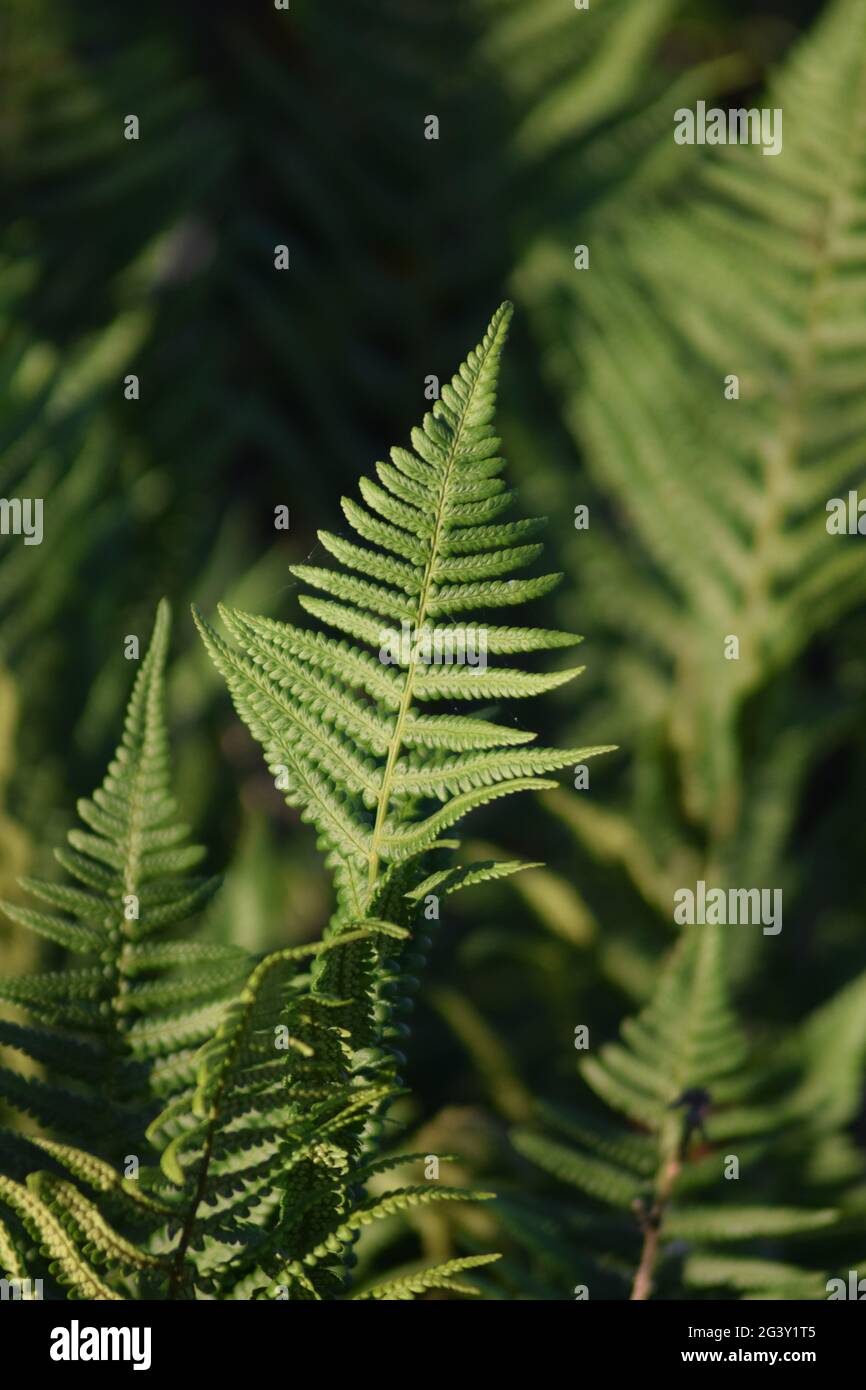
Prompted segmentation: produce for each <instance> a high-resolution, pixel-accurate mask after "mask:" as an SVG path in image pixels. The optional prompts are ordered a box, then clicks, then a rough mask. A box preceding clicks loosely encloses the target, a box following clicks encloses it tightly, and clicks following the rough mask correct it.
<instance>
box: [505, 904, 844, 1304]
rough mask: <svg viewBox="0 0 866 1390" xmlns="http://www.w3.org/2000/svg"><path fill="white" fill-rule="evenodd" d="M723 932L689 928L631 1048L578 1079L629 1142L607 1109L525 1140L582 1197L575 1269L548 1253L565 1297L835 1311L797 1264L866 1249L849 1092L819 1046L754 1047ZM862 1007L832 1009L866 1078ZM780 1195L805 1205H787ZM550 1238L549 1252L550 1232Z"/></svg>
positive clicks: (558, 1119) (559, 1115) (554, 1113)
mask: <svg viewBox="0 0 866 1390" xmlns="http://www.w3.org/2000/svg"><path fill="white" fill-rule="evenodd" d="M724 930H725V929H724V928H721V929H720V928H718V927H701V928H691V929H689V931H688V933H687V934H686V937H685V938H684V939H683V940H682V941H681V942H680V943H679V945H678V947H677V948H676V950H675V952H674V955H673V957H672V959H671V960H670V962H669V963H668V965H667V967H666V969H665V970H664V971H663V973H662V975H661V978H660V980H659V984H658V988H657V990H656V992H655V994H654V997H653V999H652V1000H651V1002H650V1003H649V1005H648V1006H647V1007H646V1009H644V1010H643V1011H642V1012H641V1013H640V1014H639V1015H638V1016H637V1017H636V1018H633V1019H629V1020H627V1021H626V1023H625V1024H624V1025H623V1028H622V1040H621V1042H618V1043H610V1044H607V1045H605V1046H604V1047H602V1048H601V1049H600V1051H599V1052H598V1053H597V1055H596V1054H595V1052H590V1053H588V1054H587V1056H586V1057H585V1059H584V1060H583V1061H582V1063H581V1065H580V1072H581V1076H582V1079H583V1081H584V1082H585V1083H586V1084H587V1086H588V1087H589V1088H590V1090H591V1092H593V1093H594V1095H595V1097H596V1098H598V1099H600V1100H601V1101H602V1102H603V1104H604V1106H606V1107H609V1108H610V1109H612V1110H613V1111H615V1112H617V1113H618V1115H619V1116H620V1117H621V1119H622V1120H624V1121H625V1122H626V1125H627V1126H628V1128H626V1127H624V1126H623V1124H622V1123H619V1124H615V1123H612V1122H611V1121H610V1119H609V1118H608V1117H607V1116H606V1115H605V1114H604V1112H603V1111H598V1110H594V1109H592V1108H589V1109H587V1108H585V1107H584V1108H582V1109H577V1110H576V1109H574V1108H573V1107H564V1106H556V1105H544V1106H539V1119H542V1120H543V1121H544V1122H545V1123H544V1126H543V1127H542V1128H539V1127H537V1126H532V1127H527V1126H522V1127H520V1128H518V1129H516V1130H515V1131H514V1134H513V1141H514V1144H515V1147H516V1148H517V1150H518V1152H519V1153H521V1154H522V1155H523V1156H524V1157H525V1158H527V1159H529V1160H530V1161H531V1162H532V1163H534V1164H537V1165H538V1166H539V1167H540V1168H542V1169H543V1170H544V1171H546V1172H548V1173H549V1174H551V1176H553V1177H554V1178H555V1179H556V1180H557V1183H558V1184H568V1185H570V1186H571V1187H573V1188H576V1189H577V1190H578V1191H579V1192H580V1194H581V1199H580V1200H579V1202H578V1204H577V1205H576V1206H575V1205H574V1204H573V1203H570V1204H568V1205H567V1206H566V1205H563V1206H562V1207H561V1208H560V1213H559V1219H558V1221H557V1223H556V1229H557V1230H558V1232H559V1233H560V1239H562V1236H563V1234H564V1235H565V1238H566V1245H565V1249H566V1251H570V1254H569V1256H567V1258H566V1259H565V1260H563V1258H562V1254H561V1252H560V1253H559V1255H557V1251H556V1248H555V1246H554V1245H553V1244H552V1243H551V1246H550V1248H549V1250H548V1255H547V1262H548V1270H549V1271H550V1272H551V1273H552V1276H553V1278H552V1284H553V1287H554V1288H555V1287H556V1280H557V1279H558V1280H563V1279H564V1280H567V1281H568V1284H567V1286H566V1287H565V1288H563V1287H562V1286H561V1285H560V1287H559V1290H558V1294H556V1295H554V1296H559V1297H568V1296H569V1291H570V1288H571V1285H572V1284H573V1283H574V1282H575V1281H576V1280H579V1281H584V1282H586V1283H587V1284H588V1286H589V1288H590V1290H591V1291H592V1292H593V1293H594V1295H595V1296H599V1290H602V1291H603V1292H602V1293H601V1296H606V1297H622V1296H623V1295H624V1294H626V1295H628V1294H629V1293H630V1296H631V1298H633V1299H637V1300H642V1299H646V1298H649V1297H651V1296H652V1295H653V1294H654V1293H655V1294H658V1295H660V1296H661V1297H666V1298H676V1297H689V1296H694V1293H693V1291H694V1290H700V1291H701V1293H703V1294H704V1295H705V1296H706V1294H708V1293H709V1294H711V1295H714V1296H716V1297H724V1296H726V1295H728V1296H729V1295H730V1291H731V1290H735V1291H739V1292H743V1291H745V1292H747V1293H748V1295H749V1296H750V1297H764V1298H824V1297H826V1280H827V1275H826V1273H822V1272H821V1271H820V1267H819V1268H818V1269H815V1268H814V1267H813V1268H811V1269H810V1268H808V1267H803V1265H802V1264H801V1263H799V1260H800V1259H801V1258H802V1259H803V1260H809V1261H810V1262H811V1263H812V1265H813V1266H814V1264H815V1262H816V1261H820V1260H821V1259H829V1258H830V1256H829V1255H828V1253H827V1252H828V1249H829V1248H831V1247H827V1246H824V1247H822V1246H821V1244H820V1242H821V1240H822V1238H823V1239H826V1238H828V1237H830V1236H833V1237H838V1235H839V1233H840V1232H842V1233H847V1235H848V1237H849V1239H850V1237H851V1234H852V1232H853V1235H854V1237H855V1240H854V1248H855V1249H856V1243H857V1240H862V1235H860V1234H859V1231H860V1229H861V1226H862V1218H860V1217H859V1216H858V1214H857V1211H856V1209H855V1210H852V1209H851V1207H850V1199H849V1198H847V1197H846V1195H845V1187H846V1184H848V1183H850V1181H851V1179H852V1177H854V1176H856V1174H857V1171H858V1168H859V1163H858V1160H857V1156H856V1150H855V1149H854V1148H853V1147H851V1146H850V1144H849V1143H848V1142H846V1141H845V1139H844V1134H843V1128H844V1125H845V1123H847V1122H848V1121H849V1120H850V1117H851V1109H850V1107H846V1106H845V1104H844V1101H842V1104H841V1106H840V1104H839V1102H840V1101H841V1100H842V1091H843V1090H844V1087H845V1085H846V1083H845V1082H842V1083H841V1085H840V1082H839V1080H837V1081H836V1082H828V1078H827V1076H826V1073H824V1074H823V1076H822V1078H821V1082H820V1085H819V1084H816V1083H818V1080H819V1079H818V1077H817V1076H816V1075H815V1073H814V1070H813V1068H814V1059H813V1058H811V1056H810V1050H809V1049H808V1047H807V1048H806V1049H805V1050H804V1054H801V1055H799V1056H797V1057H796V1058H792V1057H789V1058H788V1060H787V1064H785V1065H782V1064H781V1061H780V1059H779V1058H778V1057H774V1056H773V1055H772V1054H771V1055H770V1056H766V1055H765V1056H763V1057H761V1056H758V1055H756V1053H755V1049H754V1048H751V1047H750V1046H749V1045H748V1042H747V1039H746V1036H745V1032H744V1029H743V1027H742V1025H741V1023H740V1022H739V1020H738V1019H737V1017H736V1015H735V1014H734V1012H733V1010H732V1008H731V1005H730V1001H729V998H728V990H727V984H726V979H725V975H726V971H725V965H724V958H725V943H724ZM857 993H858V996H859V997H858V999H856V1000H855V999H853V998H851V999H849V1000H848V1001H846V1002H844V1003H843V1002H842V1001H840V1003H839V1004H837V1006H836V1008H835V1010H834V1011H833V1019H832V1026H833V1027H834V1028H835V1030H836V1035H837V1042H836V1051H835V1063H834V1065H835V1068H836V1069H837V1071H838V1072H839V1073H841V1074H848V1075H850V1073H849V1072H848V1068H849V1065H851V1066H853V1070H854V1072H855V1074H856V1073H858V1072H859V1069H860V1067H861V1066H862V1038H861V1039H858V1040H857V1041H856V1042H854V1043H853V1050H852V1049H851V1044H847V1043H845V1041H844V1032H843V1018H844V1014H845V1013H847V1014H848V1016H849V1018H850V1020H851V1021H853V1018H854V1013H853V1010H854V1009H859V1008H860V1007H861V1004H862V981H861V982H860V986H859V989H858V991H857ZM830 1023H831V1020H830V1017H829V1016H828V1017H826V1018H825V1019H824V1020H823V1023H819V1022H818V1021H817V1020H816V1021H814V1022H813V1021H810V1022H809V1025H808V1027H807V1028H806V1029H804V1037H806V1038H808V1037H809V1035H810V1034H814V1033H815V1031H816V1029H817V1028H823V1031H824V1039H823V1040H824V1043H825V1045H826V1042H827V1031H828V1027H829V1026H830ZM848 1026H849V1027H850V1024H849V1025H848ZM859 1031H860V1033H861V1034H862V1028H861V1029H860V1030H859ZM821 1087H823V1088H824V1102H823V1105H817V1104H816V1093H817V1091H818V1090H819V1089H820V1088H821ZM825 1148H826V1157H825V1160H824V1161H823V1162H821V1161H816V1160H817V1156H818V1154H819V1153H820V1152H821V1151H822V1149H825ZM810 1165H811V1170H812V1171H811V1172H810ZM780 1175H783V1178H780ZM783 1187H784V1189H786V1190H787V1191H789V1192H790V1193H791V1194H792V1195H793V1194H796V1199H795V1200H796V1205H795V1204H794V1203H793V1202H792V1203H791V1204H790V1205H786V1204H784V1203H783V1202H782V1201H780V1200H779V1195H778V1194H779V1192H780V1190H781V1189H782V1188H783ZM587 1199H588V1200H587ZM846 1208H847V1209H846ZM542 1209H543V1208H542ZM539 1234H541V1237H542V1238H541V1249H542V1252H543V1251H544V1249H545V1241H544V1239H543V1226H541V1225H539V1226H537V1229H536V1239H537V1238H538V1235H539ZM569 1241H570V1245H569V1244H568V1242H569ZM816 1247H817V1251H818V1254H817V1256H816V1255H815V1253H814V1251H815V1248H816ZM732 1248H733V1252H734V1253H731V1251H732ZM810 1248H811V1254H810ZM791 1249H793V1252H794V1255H793V1257H792V1255H791V1253H790V1251H791ZM786 1252H787V1258H786ZM801 1252H802V1253H801ZM848 1258H849V1260H853V1259H854V1256H853V1254H852V1253H851V1250H850V1249H849V1251H848Z"/></svg>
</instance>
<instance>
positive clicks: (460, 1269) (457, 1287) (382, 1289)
mask: <svg viewBox="0 0 866 1390" xmlns="http://www.w3.org/2000/svg"><path fill="white" fill-rule="evenodd" d="M499 1258H500V1256H499V1255H465V1256H463V1258H462V1259H457V1260H446V1261H445V1263H444V1264H441V1265H433V1266H431V1267H430V1268H428V1269H419V1270H417V1271H416V1272H415V1273H412V1274H404V1275H401V1276H400V1277H399V1278H397V1279H389V1280H388V1282H387V1283H384V1284H375V1285H374V1286H373V1287H372V1288H370V1289H365V1290H364V1292H363V1293H357V1294H354V1295H353V1298H354V1299H356V1300H358V1299H371V1298H372V1299H377V1300H379V1301H382V1302H396V1301H400V1302H405V1301H408V1300H409V1299H413V1298H417V1297H418V1296H419V1294H424V1293H427V1292H428V1290H430V1289H447V1290H449V1291H450V1292H451V1293H460V1294H464V1295H467V1294H468V1295H472V1294H477V1293H478V1290H477V1289H476V1288H474V1287H473V1286H472V1284H464V1283H463V1282H462V1280H460V1279H458V1278H457V1277H456V1276H457V1275H460V1274H464V1273H465V1272H466V1270H468V1269H481V1268H482V1267H483V1266H484V1265H489V1264H493V1263H494V1262H495V1261H496V1260H498V1259H499Z"/></svg>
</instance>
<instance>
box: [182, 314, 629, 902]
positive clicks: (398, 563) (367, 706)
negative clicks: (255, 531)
mask: <svg viewBox="0 0 866 1390" xmlns="http://www.w3.org/2000/svg"><path fill="white" fill-rule="evenodd" d="M510 316H511V306H510V305H507V304H505V305H503V306H502V307H501V308H500V309H499V310H498V311H497V312H496V314H495V315H494V317H493V319H492V320H491V323H490V326H489V328H488V329H487V332H486V333H485V335H484V338H483V340H482V342H481V343H480V344H479V346H478V348H477V349H476V350H475V351H474V352H472V353H470V355H469V357H468V358H467V360H466V361H465V362H464V364H463V365H462V366H461V368H460V370H459V371H458V372H457V374H456V375H455V376H454V377H453V379H452V380H451V382H450V384H447V385H445V386H444V387H443V388H442V394H441V399H439V400H438V401H437V402H436V404H435V405H434V407H433V409H432V411H431V412H430V413H429V414H428V415H427V416H425V419H424V422H423V425H422V426H421V427H420V428H418V429H415V430H413V431H412V434H411V443H412V449H411V450H407V449H402V448H395V449H393V450H392V451H391V462H390V463H387V464H386V463H379V464H377V465H376V472H377V477H378V482H373V481H371V480H364V481H363V482H362V485H361V494H362V497H363V498H364V501H365V503H366V504H367V507H369V508H370V509H371V510H369V511H368V510H366V509H365V508H364V507H361V506H360V504H359V503H357V502H354V501H352V500H351V499H349V498H344V499H343V511H344V515H345V517H346V520H347V521H348V523H349V525H350V527H351V528H352V529H353V530H354V531H355V532H356V534H357V535H358V536H359V537H360V538H361V540H362V541H364V542H367V543H366V544H361V545H359V544H356V543H355V542H354V541H351V542H350V541H348V540H346V539H344V538H343V537H340V536H335V535H333V534H331V533H330V532H321V533H320V536H319V539H320V541H321V543H322V545H323V546H324V548H325V549H326V550H327V551H328V552H329V554H330V555H331V556H332V557H333V558H334V559H335V560H336V561H337V562H338V564H339V565H340V566H342V568H341V569H332V568H326V567H324V566H319V565H297V566H295V567H294V568H293V572H294V574H295V575H296V577H297V578H299V579H301V580H302V582H303V583H304V584H307V585H312V586H313V587H314V588H318V589H320V590H322V591H324V592H325V593H326V594H327V595H328V598H327V599H325V600H322V599H319V598H315V597H313V598H310V597H309V596H307V595H302V596H301V603H302V606H303V607H304V608H305V609H306V610H307V611H308V612H309V613H311V614H312V615H313V616H315V617H317V618H319V619H320V620H321V621H323V622H325V623H326V624H328V625H329V626H331V627H335V628H336V629H337V630H338V631H339V632H341V633H344V634H347V635H348V637H349V638H351V639H354V640H356V641H359V642H361V643H362V644H364V646H362V647H356V646H354V645H353V644H352V643H351V642H346V641H345V640H341V639H336V638H333V637H329V636H325V635H322V634H311V633H310V632H307V631H304V630H302V629H298V628H295V627H291V626H289V625H287V624H280V623H275V622H271V621H267V620H263V619H258V618H255V617H252V616H250V615H248V614H245V613H241V612H238V611H236V610H231V611H228V610H223V618H224V620H225V623H226V626H227V627H228V629H229V632H230V633H231V636H232V638H233V639H234V641H235V643H236V644H237V645H236V646H235V647H232V646H230V645H229V644H228V643H226V642H225V641H223V639H222V638H221V637H219V636H218V634H217V633H215V632H214V631H213V629H212V628H211V627H210V626H209V625H208V624H207V623H206V622H205V621H204V619H203V618H202V617H201V616H200V615H199V614H196V620H197V622H198V624H199V627H200V630H201V632H202V636H203V639H204V641H205V644H206V646H207V648H208V651H209V652H210V655H211V657H212V659H213V661H214V663H215V664H216V666H217V667H218V668H219V669H220V671H221V672H222V674H223V675H224V677H225V679H226V681H227V683H228V686H229V689H230V691H231V694H232V697H233V699H234V702H235V705H236V708H237V710H238V713H239V714H240V715H241V718H242V719H243V720H244V721H245V723H247V724H248V726H249V728H250V730H251V732H252V733H253V735H254V737H256V738H257V739H258V740H259V742H260V743H261V744H262V746H263V748H264V751H265V756H266V758H267V761H268V765H269V766H270V767H271V769H272V771H276V770H281V771H282V773H283V779H284V780H283V782H282V783H281V784H280V785H281V786H283V787H284V788H285V790H286V791H287V798H286V799H287V800H288V801H289V802H290V804H292V805H294V806H297V807H299V808H300V810H301V813H302V816H303V817H304V818H305V819H308V820H310V821H311V822H312V823H313V824H314V825H315V827H316V830H317V831H318V834H319V837H320V843H321V844H322V846H323V847H324V848H325V849H326V850H327V851H328V854H329V862H330V864H331V866H332V867H333V868H334V870H335V877H336V881H337V886H338V890H339V893H340V905H339V911H340V912H341V913H342V914H343V915H352V916H355V917H362V916H365V915H368V914H369V913H370V910H371V903H372V900H373V896H374V894H375V891H376V886H377V883H378V880H379V878H380V875H381V874H382V872H383V868H384V867H386V866H387V865H389V864H394V863H396V862H398V861H399V860H401V859H403V858H405V857H406V856H408V855H410V854H412V855H417V854H420V853H421V852H422V851H423V850H424V849H426V848H429V846H430V844H431V843H432V841H433V839H435V838H436V837H437V836H438V834H439V832H440V830H442V829H444V828H447V827H448V826H451V825H454V824H456V822H457V821H459V820H460V819H462V817H463V816H464V815H465V814H467V812H468V811H469V810H471V809H472V808H473V807H474V806H476V805H482V804H485V803H486V802H488V801H490V800H492V799H493V798H494V797H496V796H500V795H506V794H508V793H509V792H511V791H520V790H529V789H532V788H541V787H543V786H545V785H548V784H547V783H545V782H544V781H542V780H541V779H540V778H538V780H536V776H537V774H538V773H542V772H549V771H551V770H553V769H555V768H558V767H564V766H566V765H567V764H568V763H570V762H572V761H573V760H577V759H582V758H584V757H589V756H592V754H593V753H595V752H601V751H606V750H602V749H600V748H599V749H568V750H563V751H560V752H555V751H553V750H544V749H527V750H523V749H518V747H517V745H518V744H519V743H521V742H523V741H525V739H528V738H531V735H525V736H524V735H521V734H518V735H515V732H514V731H513V730H508V729H497V727H496V726H495V725H491V724H489V723H486V722H484V723H483V722H481V721H474V720H473V719H471V718H463V719H457V718H455V716H453V715H451V714H447V713H446V714H440V715H437V714H433V715H422V714H419V713H418V712H417V709H416V706H417V705H418V704H419V702H420V703H426V702H432V701H436V702H440V701H444V700H448V701H453V700H464V699H466V700H472V701H487V700H490V699H492V698H496V699H501V698H508V699H513V698H521V697H525V696H528V695H532V694H536V693H538V692H539V691H543V690H549V689H553V688H554V687H555V686H558V685H560V684H562V683H563V682H564V681H567V680H569V679H572V678H573V677H574V676H575V675H577V674H578V673H579V669H580V668H575V669H573V670H570V671H563V672H557V673H554V674H552V675H541V674H536V673H530V672H526V671H521V670H519V669H510V668H506V667H502V666H495V665H488V664H487V663H486V654H487V653H488V652H490V653H494V654H496V653H516V652H521V651H541V650H550V649H554V648H558V647H561V646H564V645H568V644H570V643H572V642H575V641H577V640H579V639H577V638H576V637H573V636H571V635H570V634H568V633H563V632H553V631H551V632H547V631H543V630H539V629H530V628H509V627H491V628H487V627H486V626H485V625H483V624H481V623H479V622H478V621H477V620H475V619H473V621H472V622H467V623H465V624H464V623H456V624H455V623H453V622H450V621H448V619H449V618H450V615H452V614H453V613H457V612H462V611H466V610H479V609H480V610H483V609H485V608H486V609H491V608H497V607H501V606H511V605H513V604H515V603H519V602H522V601H524V600H527V599H530V598H533V597H537V596H539V595H541V594H543V593H546V592H547V591H548V589H549V588H550V587H551V586H552V584H554V583H555V582H556V580H557V578H558V576H556V575H546V576H543V577H541V578H537V579H533V578H530V579H514V578H511V577H507V576H511V575H512V574H513V572H514V571H515V570H517V569H520V568H522V567H523V566H524V565H527V564H531V563H532V562H533V561H534V560H535V559H536V558H537V556H538V554H539V552H540V546H539V545H538V544H537V543H532V544H526V543H525V542H526V537H527V535H528V534H530V533H534V530H535V525H536V523H534V522H525V521H512V522H507V521H505V522H502V521H497V523H496V525H491V523H492V521H493V519H494V518H497V517H499V516H500V515H501V514H503V513H504V512H505V511H506V510H507V509H508V508H509V507H510V506H511V504H512V502H513V494H512V493H511V492H509V491H508V490H507V489H506V487H505V483H504V482H503V480H502V478H501V477H500V474H501V472H502V469H503V467H504V463H503V460H502V459H501V458H500V457H499V454H498V449H499V440H498V439H497V437H496V435H495V434H494V432H493V412H494V404H495V398H496V386H497V378H498V372H499V359H500V355H501V352H502V347H503V344H504V341H505V335H506V331H507V327H508V322H509V319H510ZM362 576H364V577H362ZM367 576H369V578H368V577H367ZM335 600H336V601H335ZM437 619H444V620H445V621H443V622H441V623H438V622H437V621H436V620H437ZM481 643H485V644H486V647H485V649H484V653H483V654H484V658H485V659H484V664H483V665H482V664H481V661H480V660H477V659H475V658H476V656H477V647H478V645H479V644H481ZM365 647H367V648H369V647H372V648H373V649H374V651H373V653H372V654H371V653H370V651H368V650H365V649H364V648H365ZM455 652H457V653H459V654H460V658H461V659H458V660H456V661H455V660H454V659H453V656H454V653H455ZM443 653H450V654H451V658H452V659H448V660H447V661H442V660H436V659H435V658H436V656H437V654H438V655H439V656H440V657H441V656H442V654H443ZM467 653H468V654H469V655H468V661H467V659H466V656H467ZM470 663H471V664H470ZM359 688H360V691H362V692H363V694H364V696H365V697H366V698H361V697H360V696H359V694H358V691H359ZM435 749H442V750H443V751H444V750H450V751H451V752H452V753H454V754H455V756H454V757H453V758H452V759H451V760H450V761H449V760H445V761H442V760H441V759H436V758H434V757H432V756H431V753H432V751H433V750H435ZM412 750H414V752H413V751H412ZM426 797H434V798H437V799H439V800H441V801H443V802H444V803H445V805H444V809H443V810H442V811H441V812H439V813H438V814H437V815H436V816H434V817H430V818H428V820H427V821H426V823H425V822H422V823H421V824H420V825H419V824H418V823H417V819H418V817H417V811H416V804H417V801H418V798H426Z"/></svg>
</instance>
